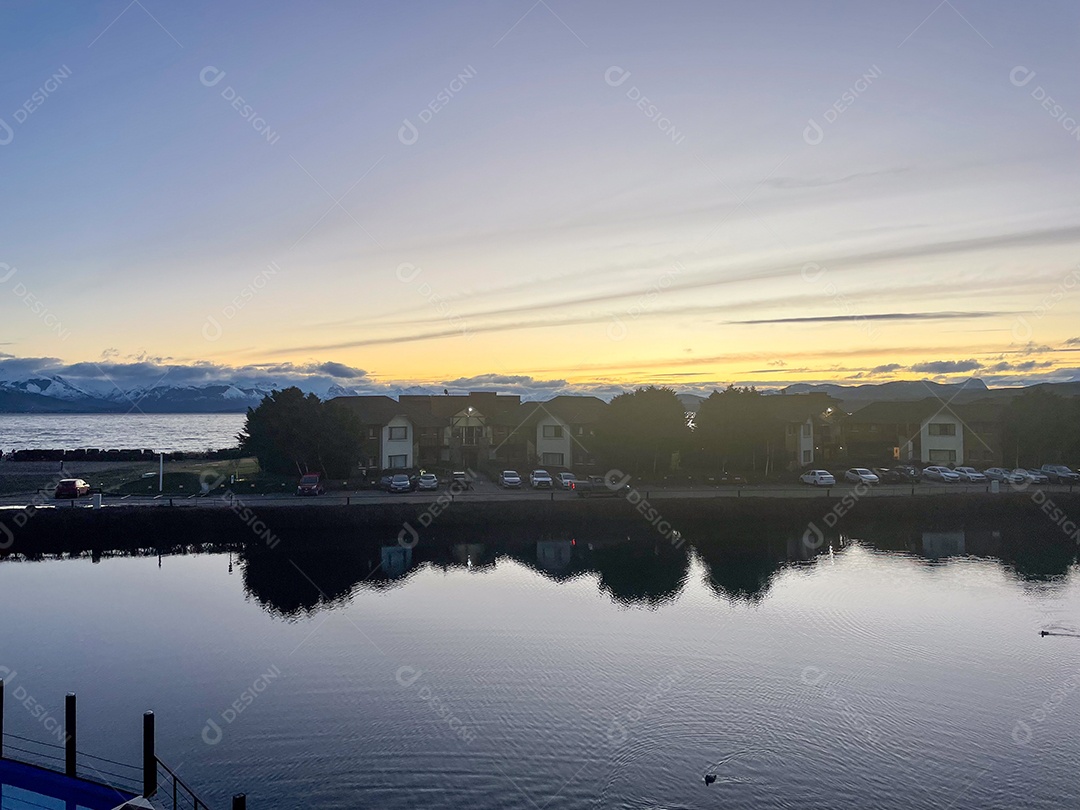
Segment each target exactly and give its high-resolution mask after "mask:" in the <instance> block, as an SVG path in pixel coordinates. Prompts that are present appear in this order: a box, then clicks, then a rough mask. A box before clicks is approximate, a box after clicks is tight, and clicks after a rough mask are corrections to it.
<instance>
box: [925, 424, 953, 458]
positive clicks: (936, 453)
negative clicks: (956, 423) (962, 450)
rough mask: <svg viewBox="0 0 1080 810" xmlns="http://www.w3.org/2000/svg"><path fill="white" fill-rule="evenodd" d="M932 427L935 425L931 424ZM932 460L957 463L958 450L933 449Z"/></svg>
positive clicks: (931, 452)
mask: <svg viewBox="0 0 1080 810" xmlns="http://www.w3.org/2000/svg"><path fill="white" fill-rule="evenodd" d="M931 427H933V426H932V425H931ZM950 427H952V426H951V425H950ZM930 460H931V461H933V462H934V463H935V464H937V463H939V462H947V463H949V464H952V463H955V462H956V451H955V450H931V451H930Z"/></svg>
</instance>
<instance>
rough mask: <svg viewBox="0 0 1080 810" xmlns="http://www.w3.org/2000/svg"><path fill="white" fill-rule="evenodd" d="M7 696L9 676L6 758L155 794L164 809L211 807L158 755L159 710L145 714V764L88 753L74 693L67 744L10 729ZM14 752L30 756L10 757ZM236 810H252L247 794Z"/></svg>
mask: <svg viewBox="0 0 1080 810" xmlns="http://www.w3.org/2000/svg"><path fill="white" fill-rule="evenodd" d="M4 694H5V689H4V679H3V678H0V760H2V759H5V758H7V759H11V760H13V761H16V762H23V763H25V764H27V765H34V766H37V767H40V768H45V769H46V770H49V771H52V772H54V773H61V774H63V775H65V776H67V777H69V778H71V779H80V780H83V781H85V782H92V783H94V784H97V785H102V786H104V787H107V788H111V789H113V790H116V791H118V792H120V791H122V792H123V793H126V794H128V795H134V796H140V795H141V796H144V797H147V798H149V797H153V798H154V799H155V801H156V802H157V803H158V804H159V805H161V806H163V807H169V806H170V805H167V804H166V803H167V802H170V801H171V810H210V806H209V805H208V804H207V803H206V802H204V801H202V800H201V799H200V798H199V797H198V796H197V795H196V794H195V791H194V790H192V789H191V788H190V787H189V786H188V784H187V783H186V782H184V780H182V779H181V778H180V777H179V776H178V775H177V774H176V772H175V771H174V770H173V769H172V768H170V767H169V766H168V765H166V764H165V763H164V762H162V761H161V760H160V759H159V758H158V756H157V752H156V750H155V732H154V713H153V712H146V713H145V714H143V762H142V767H139V766H137V765H131V764H129V763H125V762H117V761H116V760H114V759H107V758H106V757H100V756H96V755H94V754H87V753H85V752H82V751H79V750H78V749H77V748H76V734H77V730H78V726H77V714H76V698H75V695H74V693H69V694H68V695H67V697H66V698H65V700H64V726H63V731H62V732H61V736H60V737H59V739H62V740H63V744H56V743H49V742H43V741H41V740H34V739H31V738H29V737H23V736H20V735H18V734H12V733H10V732H5V731H4ZM9 741H10V742H9ZM41 749H44V750H41ZM13 751H14V752H17V753H18V754H20V755H22V757H25V758H17V757H12V756H10V752H13ZM118 771H119V772H118ZM232 810H247V796H246V795H245V794H243V793H238V794H236V795H234V796H233V799H232Z"/></svg>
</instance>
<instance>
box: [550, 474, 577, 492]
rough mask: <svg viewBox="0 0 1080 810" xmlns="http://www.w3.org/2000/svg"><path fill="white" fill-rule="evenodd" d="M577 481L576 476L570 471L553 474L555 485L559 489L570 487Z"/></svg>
mask: <svg viewBox="0 0 1080 810" xmlns="http://www.w3.org/2000/svg"><path fill="white" fill-rule="evenodd" d="M575 481H577V476H576V475H574V474H573V473H572V472H561V473H556V474H555V486H557V487H558V488H559V489H570V488H571V485H572V484H573V483H574V482H575Z"/></svg>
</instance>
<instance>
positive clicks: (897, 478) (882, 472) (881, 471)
mask: <svg viewBox="0 0 1080 810" xmlns="http://www.w3.org/2000/svg"><path fill="white" fill-rule="evenodd" d="M873 473H874V475H876V476H877V477H878V480H879V481H881V483H883V484H907V483H911V478H910V477H909V476H908V475H907V474H906V473H905V472H903V471H902V470H900V469H899V468H893V467H874V468H873Z"/></svg>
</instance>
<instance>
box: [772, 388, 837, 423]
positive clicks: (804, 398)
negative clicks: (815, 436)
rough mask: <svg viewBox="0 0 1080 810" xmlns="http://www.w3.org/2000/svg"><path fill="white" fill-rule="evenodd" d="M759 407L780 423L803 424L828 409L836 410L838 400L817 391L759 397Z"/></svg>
mask: <svg viewBox="0 0 1080 810" xmlns="http://www.w3.org/2000/svg"><path fill="white" fill-rule="evenodd" d="M761 406H762V407H763V408H765V409H767V410H768V412H769V414H770V415H771V416H772V417H773V418H774V419H779V420H780V421H782V422H805V421H806V420H807V419H809V418H811V417H817V416H821V415H822V414H824V413H825V411H827V410H828V409H829V408H832V409H834V410H836V409H838V408H839V407H840V400H838V399H834V398H833V397H831V396H829V395H828V394H824V393H821V392H818V391H814V392H811V393H807V394H770V395H767V396H763V397H761Z"/></svg>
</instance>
